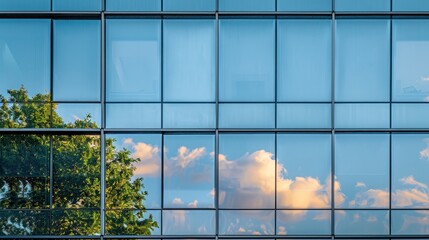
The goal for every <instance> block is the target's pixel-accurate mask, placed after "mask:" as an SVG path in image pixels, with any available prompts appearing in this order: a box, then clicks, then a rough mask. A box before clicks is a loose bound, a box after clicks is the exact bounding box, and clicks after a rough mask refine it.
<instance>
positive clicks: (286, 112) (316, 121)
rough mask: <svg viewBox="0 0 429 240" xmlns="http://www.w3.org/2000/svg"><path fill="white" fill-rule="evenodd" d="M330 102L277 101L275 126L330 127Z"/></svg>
mask: <svg viewBox="0 0 429 240" xmlns="http://www.w3.org/2000/svg"><path fill="white" fill-rule="evenodd" d="M330 127H331V104H321V103H316V104H310V103H308V104H307V103H306V104H304V103H278V104H277V128H330Z"/></svg>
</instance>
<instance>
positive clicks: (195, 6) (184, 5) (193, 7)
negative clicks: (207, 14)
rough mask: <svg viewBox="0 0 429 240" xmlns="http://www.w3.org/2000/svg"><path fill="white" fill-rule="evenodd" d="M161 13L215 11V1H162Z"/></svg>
mask: <svg viewBox="0 0 429 240" xmlns="http://www.w3.org/2000/svg"><path fill="white" fill-rule="evenodd" d="M162 7H163V9H162V10H163V11H215V10H216V0H163V6H162Z"/></svg>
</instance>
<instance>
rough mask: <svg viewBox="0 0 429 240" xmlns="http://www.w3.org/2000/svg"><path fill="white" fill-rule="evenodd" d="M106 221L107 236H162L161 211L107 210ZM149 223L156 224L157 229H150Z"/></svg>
mask: <svg viewBox="0 0 429 240" xmlns="http://www.w3.org/2000/svg"><path fill="white" fill-rule="evenodd" d="M106 199H107V198H106ZM105 219H106V230H105V231H106V233H107V235H140V236H142V235H160V234H161V230H160V228H161V211H159V210H114V211H113V210H110V211H109V210H107V211H106V218H105ZM148 221H151V222H152V223H154V222H155V223H156V225H157V227H155V226H153V227H152V228H149V226H150V225H148Z"/></svg>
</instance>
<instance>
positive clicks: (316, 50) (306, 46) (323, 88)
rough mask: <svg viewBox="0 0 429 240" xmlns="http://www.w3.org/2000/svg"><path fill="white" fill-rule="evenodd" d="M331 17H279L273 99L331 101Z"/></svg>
mask: <svg viewBox="0 0 429 240" xmlns="http://www.w3.org/2000/svg"><path fill="white" fill-rule="evenodd" d="M331 24H332V23H331V20H321V19H318V20H279V21H278V25H277V29H278V30H277V44H278V50H277V79H278V80H277V81H278V82H277V99H278V100H279V101H330V100H331V45H332V44H331V35H332V34H331V29H332V25H331Z"/></svg>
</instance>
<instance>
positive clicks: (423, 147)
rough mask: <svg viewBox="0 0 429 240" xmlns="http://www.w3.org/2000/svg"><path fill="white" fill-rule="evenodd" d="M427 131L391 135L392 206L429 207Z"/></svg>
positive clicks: (428, 136)
mask: <svg viewBox="0 0 429 240" xmlns="http://www.w3.org/2000/svg"><path fill="white" fill-rule="evenodd" d="M428 172H429V135H428V134H393V135H392V207H397V208H423V207H425V208H428V207H429V191H428V190H429V189H428V186H429V175H428V174H427V173H428Z"/></svg>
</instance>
